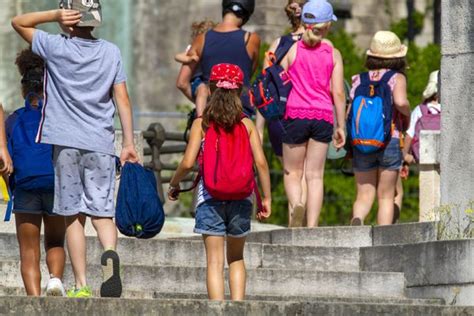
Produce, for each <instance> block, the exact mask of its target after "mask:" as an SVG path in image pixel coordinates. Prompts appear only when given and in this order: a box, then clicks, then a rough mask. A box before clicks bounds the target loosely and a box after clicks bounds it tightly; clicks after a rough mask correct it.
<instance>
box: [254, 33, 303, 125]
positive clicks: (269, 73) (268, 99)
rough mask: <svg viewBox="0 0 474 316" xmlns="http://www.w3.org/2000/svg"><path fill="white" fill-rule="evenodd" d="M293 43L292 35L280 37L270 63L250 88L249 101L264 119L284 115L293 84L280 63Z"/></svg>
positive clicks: (278, 117) (277, 117) (279, 117)
mask: <svg viewBox="0 0 474 316" xmlns="http://www.w3.org/2000/svg"><path fill="white" fill-rule="evenodd" d="M294 43H295V41H294V40H293V37H292V35H287V36H282V37H281V38H280V44H279V45H278V47H277V49H276V50H275V53H274V54H271V55H270V59H271V61H272V64H271V65H270V66H269V67H267V68H266V69H264V70H263V71H262V73H261V74H260V75H258V77H257V78H256V79H255V81H254V83H253V84H252V86H251V88H250V91H249V96H250V103H251V104H252V106H253V107H254V108H256V109H257V110H258V111H259V112H260V114H262V116H263V117H264V118H265V119H266V120H274V119H281V118H282V117H283V116H284V115H285V109H286V102H287V100H288V96H289V95H290V91H291V88H292V87H293V84H292V82H291V79H290V77H289V75H288V73H287V72H286V71H285V70H284V69H283V67H282V66H280V63H281V61H282V60H283V58H284V57H285V56H286V54H287V53H288V51H289V50H290V48H291V47H292V46H293V44H294Z"/></svg>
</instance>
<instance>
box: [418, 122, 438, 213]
mask: <svg viewBox="0 0 474 316" xmlns="http://www.w3.org/2000/svg"><path fill="white" fill-rule="evenodd" d="M439 143H440V132H439V131H422V132H421V135H420V164H419V166H420V175H419V179H420V222H430V221H435V220H439V218H438V215H437V214H436V212H435V210H436V208H437V207H439V206H440V187H439V186H440V174H439Z"/></svg>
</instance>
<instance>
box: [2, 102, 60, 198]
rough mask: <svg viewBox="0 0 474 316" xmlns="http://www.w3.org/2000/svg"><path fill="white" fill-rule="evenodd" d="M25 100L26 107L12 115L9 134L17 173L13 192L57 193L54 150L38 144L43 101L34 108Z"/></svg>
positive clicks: (11, 152) (13, 176)
mask: <svg viewBox="0 0 474 316" xmlns="http://www.w3.org/2000/svg"><path fill="white" fill-rule="evenodd" d="M31 96H35V94H29V95H27V96H26V98H25V107H23V108H21V109H18V110H16V111H15V112H14V114H13V115H16V118H15V119H13V120H12V121H11V122H9V123H10V125H9V126H8V127H7V131H8V151H9V153H10V156H11V158H12V160H13V168H14V173H13V175H12V177H11V178H10V179H11V181H10V185H11V186H12V187H13V188H20V189H23V190H27V191H29V190H38V189H41V190H51V191H53V190H54V167H53V146H52V145H47V144H38V143H36V142H35V139H36V135H37V134H38V128H39V125H40V122H41V110H42V107H43V101H42V100H41V99H40V102H39V105H38V107H37V108H34V107H33V106H32V105H31V104H30V102H29V99H30V97H31Z"/></svg>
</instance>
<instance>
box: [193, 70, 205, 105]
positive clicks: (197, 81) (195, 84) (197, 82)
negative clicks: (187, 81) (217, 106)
mask: <svg viewBox="0 0 474 316" xmlns="http://www.w3.org/2000/svg"><path fill="white" fill-rule="evenodd" d="M201 84H205V82H204V80H203V79H202V77H201V76H196V77H194V78H193V79H191V95H192V97H193V99H196V93H197V89H198V88H199V86H200V85H201Z"/></svg>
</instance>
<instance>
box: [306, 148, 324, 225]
mask: <svg viewBox="0 0 474 316" xmlns="http://www.w3.org/2000/svg"><path fill="white" fill-rule="evenodd" d="M328 147H329V146H328V144H325V143H321V142H317V141H315V140H313V139H310V141H309V143H308V149H307V153H306V171H305V178H306V183H307V187H308V189H307V192H311V194H308V197H307V210H306V219H307V225H308V227H316V226H318V223H319V215H320V213H321V208H322V206H323V197H324V165H325V163H326V154H327V151H328Z"/></svg>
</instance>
